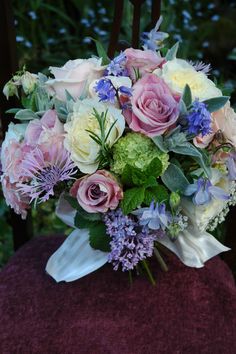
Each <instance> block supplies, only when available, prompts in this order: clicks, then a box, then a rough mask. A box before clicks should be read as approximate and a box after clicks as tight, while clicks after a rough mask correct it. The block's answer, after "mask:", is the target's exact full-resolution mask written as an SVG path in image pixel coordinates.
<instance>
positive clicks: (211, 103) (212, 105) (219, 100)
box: [203, 96, 229, 113]
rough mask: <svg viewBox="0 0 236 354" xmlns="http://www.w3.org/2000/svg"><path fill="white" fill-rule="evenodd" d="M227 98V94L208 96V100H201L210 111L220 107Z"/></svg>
mask: <svg viewBox="0 0 236 354" xmlns="http://www.w3.org/2000/svg"><path fill="white" fill-rule="evenodd" d="M228 100H229V96H220V97H213V98H210V99H209V100H205V101H203V103H205V104H206V105H207V109H208V111H209V112H211V113H212V112H215V111H218V110H219V109H220V108H222V107H223V106H224V105H225V104H226V102H227V101H228Z"/></svg>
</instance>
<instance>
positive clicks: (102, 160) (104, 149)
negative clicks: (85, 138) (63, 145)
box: [86, 108, 117, 168]
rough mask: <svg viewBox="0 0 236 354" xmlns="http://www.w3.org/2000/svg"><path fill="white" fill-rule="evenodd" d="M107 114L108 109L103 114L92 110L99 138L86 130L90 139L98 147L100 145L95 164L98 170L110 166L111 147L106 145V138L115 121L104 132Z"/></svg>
mask: <svg viewBox="0 0 236 354" xmlns="http://www.w3.org/2000/svg"><path fill="white" fill-rule="evenodd" d="M107 114H108V109H107V110H106V111H105V112H102V113H99V112H98V111H97V110H96V109H95V108H94V109H93V116H94V117H95V118H96V119H97V121H98V125H99V129H100V136H99V135H98V134H96V133H94V132H93V131H92V130H89V129H86V131H87V132H88V133H89V136H90V138H91V139H93V140H94V141H95V142H96V143H97V144H98V145H100V147H101V149H100V152H99V154H98V157H97V162H98V163H99V168H103V167H105V166H107V165H109V164H110V162H111V157H112V155H111V146H110V145H109V143H108V138H109V136H110V134H111V131H112V129H113V128H114V126H115V124H116V122H117V120H115V121H114V122H113V123H112V124H111V126H110V128H109V130H108V132H106V123H107Z"/></svg>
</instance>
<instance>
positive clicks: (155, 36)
mask: <svg viewBox="0 0 236 354" xmlns="http://www.w3.org/2000/svg"><path fill="white" fill-rule="evenodd" d="M162 20H163V18H162V16H160V18H159V20H158V21H157V23H156V26H155V28H153V29H152V30H151V31H150V32H143V33H142V35H141V41H142V42H143V49H144V50H147V49H150V50H153V51H156V50H158V49H160V48H162V47H163V41H164V40H165V39H166V38H168V37H169V35H168V33H165V32H160V31H158V29H159V27H160V25H161V23H162Z"/></svg>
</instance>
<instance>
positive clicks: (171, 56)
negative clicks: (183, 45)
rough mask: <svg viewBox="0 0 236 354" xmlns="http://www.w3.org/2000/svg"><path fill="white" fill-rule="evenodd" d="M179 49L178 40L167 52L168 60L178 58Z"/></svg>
mask: <svg viewBox="0 0 236 354" xmlns="http://www.w3.org/2000/svg"><path fill="white" fill-rule="evenodd" d="M178 49H179V42H176V43H175V44H174V45H173V47H172V48H170V49H169V50H168V52H167V54H166V60H168V61H169V60H173V59H175V58H176V55H177V52H178Z"/></svg>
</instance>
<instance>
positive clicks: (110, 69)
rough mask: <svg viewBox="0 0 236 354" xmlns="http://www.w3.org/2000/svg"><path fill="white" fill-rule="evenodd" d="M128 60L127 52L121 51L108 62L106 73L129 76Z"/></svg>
mask: <svg viewBox="0 0 236 354" xmlns="http://www.w3.org/2000/svg"><path fill="white" fill-rule="evenodd" d="M126 60H127V58H126V55H125V53H123V52H121V53H120V54H119V55H118V56H117V57H115V58H114V59H113V60H111V62H110V63H109V64H108V66H107V68H106V70H105V75H112V76H128V71H127V69H126V67H125V65H126Z"/></svg>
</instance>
